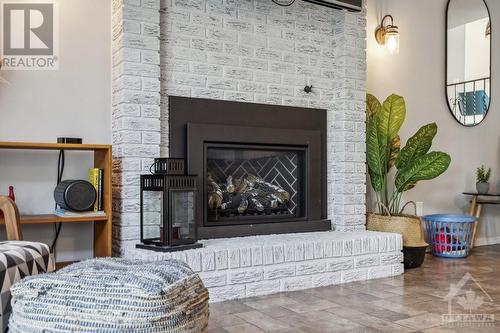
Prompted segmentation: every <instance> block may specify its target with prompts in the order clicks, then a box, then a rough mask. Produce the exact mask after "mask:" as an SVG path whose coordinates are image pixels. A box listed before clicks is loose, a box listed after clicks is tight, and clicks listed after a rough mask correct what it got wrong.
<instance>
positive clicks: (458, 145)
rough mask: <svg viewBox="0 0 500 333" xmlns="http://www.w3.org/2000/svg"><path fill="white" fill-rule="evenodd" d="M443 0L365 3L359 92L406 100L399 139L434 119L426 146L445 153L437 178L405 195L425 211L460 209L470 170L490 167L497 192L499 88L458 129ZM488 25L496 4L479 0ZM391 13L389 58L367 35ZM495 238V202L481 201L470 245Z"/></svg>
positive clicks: (496, 41) (496, 45)
mask: <svg viewBox="0 0 500 333" xmlns="http://www.w3.org/2000/svg"><path fill="white" fill-rule="evenodd" d="M446 2H447V1H446V0H420V1H411V0H369V1H368V28H367V35H368V41H367V42H368V81H367V82H368V84H367V90H368V92H371V93H373V94H375V95H376V96H378V97H379V98H381V99H382V98H385V97H386V96H387V95H389V94H390V93H397V94H400V95H402V96H404V97H405V98H406V103H407V116H406V122H405V124H404V125H403V128H402V130H401V136H402V140H403V141H404V142H406V140H407V139H408V137H409V136H410V135H412V134H413V133H414V132H415V131H416V130H417V129H418V128H419V127H420V126H421V125H423V124H425V123H429V122H436V123H437V124H438V127H439V130H438V134H437V137H436V139H435V141H434V145H433V149H434V150H442V151H446V152H448V153H450V154H451V157H452V163H451V166H450V168H449V170H448V171H447V172H446V173H445V174H444V175H442V176H441V177H439V178H437V179H435V180H432V181H427V182H421V183H419V184H418V185H417V186H416V188H415V189H413V190H411V191H409V192H407V194H406V195H405V199H407V200H418V201H424V205H425V206H424V207H425V208H424V210H425V213H434V212H466V210H467V208H468V202H467V198H466V197H464V196H463V195H462V194H461V193H462V191H464V190H474V187H475V175H474V172H475V168H476V167H477V166H479V165H481V164H485V165H488V166H490V167H492V169H493V175H492V179H491V183H492V185H493V190H497V191H499V190H500V181H499V180H500V149H499V148H500V147H499V145H500V135H499V130H498V124H499V123H500V110H497V109H496V106H497V105H499V104H498V103H500V90H498V89H494V90H493V93H492V101H491V107H490V113H489V114H488V116H487V117H486V119H485V121H484V122H483V123H482V124H480V125H479V126H476V127H473V128H465V127H462V126H461V125H459V124H458V123H457V122H456V121H455V120H454V118H453V117H452V115H451V114H450V112H449V110H448V107H447V104H446V96H445V88H444V82H445V60H444V57H445V9H446ZM487 3H488V6H489V9H490V14H491V19H492V27H493V29H495V28H494V27H495V26H498V25H497V24H495V23H499V24H500V2H498V1H493V0H488V1H487ZM385 14H392V15H393V16H394V19H395V24H396V25H397V26H399V31H400V36H401V37H400V53H399V55H395V56H390V55H389V54H388V53H387V52H386V51H385V49H384V48H383V47H382V46H380V45H378V44H377V43H376V41H375V39H374V37H373V33H374V31H375V28H376V26H377V25H378V22H379V20H380V19H381V18H382V16H383V15H385ZM495 32H497V31H495V30H493V32H492V38H493V39H492V52H493V57H492V59H493V63H492V81H493V83H492V84H493V85H494V86H496V84H497V83H498V82H499V81H498V76H499V75H500V66H499V63H498V60H497V61H496V62H495V59H498V57H496V58H495V54H497V55H498V54H499V52H500V33H495ZM499 242H500V207H499V206H487V207H486V208H485V211H484V216H483V218H482V219H481V227H480V229H479V233H478V244H481V243H482V244H485V243H499Z"/></svg>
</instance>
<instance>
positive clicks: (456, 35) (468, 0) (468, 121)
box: [446, 0, 491, 126]
mask: <svg viewBox="0 0 500 333" xmlns="http://www.w3.org/2000/svg"><path fill="white" fill-rule="evenodd" d="M446 15H447V20H446V24H447V27H446V37H447V38H446V39H447V46H446V93H447V99H448V106H449V107H450V110H451V113H452V115H453V116H454V117H455V119H456V120H457V121H458V122H459V123H460V124H462V125H465V126H474V125H477V124H479V123H480V122H481V121H483V119H484V117H485V116H486V114H487V113H488V110H489V106H490V92H491V86H490V83H491V78H490V61H491V59H490V55H491V51H490V50H491V22H490V16H489V11H488V7H487V5H486V3H485V2H484V1H483V0H449V2H448V9H447V14H446Z"/></svg>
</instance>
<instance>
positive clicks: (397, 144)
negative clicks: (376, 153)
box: [387, 135, 401, 171]
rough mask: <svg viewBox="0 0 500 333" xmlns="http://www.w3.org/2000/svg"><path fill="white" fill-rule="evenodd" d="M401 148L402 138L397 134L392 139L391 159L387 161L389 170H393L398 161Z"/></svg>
mask: <svg viewBox="0 0 500 333" xmlns="http://www.w3.org/2000/svg"><path fill="white" fill-rule="evenodd" d="M400 148H401V138H400V137H399V135H396V137H395V138H394V139H392V141H391V151H390V154H389V161H388V162H387V171H389V170H391V168H392V167H393V166H394V164H395V163H396V159H397V158H398V156H399V152H400Z"/></svg>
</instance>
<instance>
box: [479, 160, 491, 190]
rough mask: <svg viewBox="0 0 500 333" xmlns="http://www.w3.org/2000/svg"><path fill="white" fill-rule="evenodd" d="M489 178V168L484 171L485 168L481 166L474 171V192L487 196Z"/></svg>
mask: <svg viewBox="0 0 500 333" xmlns="http://www.w3.org/2000/svg"><path fill="white" fill-rule="evenodd" d="M490 176H491V168H488V171H486V167H485V166H484V165H481V166H480V167H479V168H477V170H476V190H477V193H479V194H488V191H489V190H490V183H489V180H490Z"/></svg>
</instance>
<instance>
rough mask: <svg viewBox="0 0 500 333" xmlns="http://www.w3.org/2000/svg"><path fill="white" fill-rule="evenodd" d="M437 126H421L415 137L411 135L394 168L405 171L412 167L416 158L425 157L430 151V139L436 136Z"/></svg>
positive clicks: (431, 124) (433, 124)
mask: <svg viewBox="0 0 500 333" xmlns="http://www.w3.org/2000/svg"><path fill="white" fill-rule="evenodd" d="M436 133H437V125H436V123H430V124H427V125H425V126H422V127H421V128H420V129H419V130H418V131H417V133H415V135H413V136H412V137H411V138H410V139H408V142H407V143H406V146H404V147H403V148H402V149H401V151H400V152H399V154H398V157H397V159H396V168H398V169H399V170H402V169H405V168H407V167H409V166H410V165H412V163H413V162H414V161H415V159H416V158H418V157H420V156H423V155H425V154H426V153H427V152H428V151H429V149H431V145H432V139H434V136H436Z"/></svg>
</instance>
